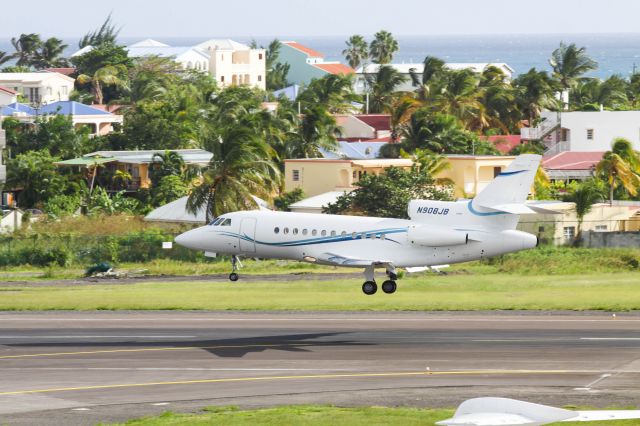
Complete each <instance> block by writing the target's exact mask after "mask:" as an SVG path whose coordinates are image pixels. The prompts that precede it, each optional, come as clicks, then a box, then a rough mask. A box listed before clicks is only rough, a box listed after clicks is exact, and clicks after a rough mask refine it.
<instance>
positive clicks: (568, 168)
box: [542, 151, 604, 181]
mask: <svg viewBox="0 0 640 426" xmlns="http://www.w3.org/2000/svg"><path fill="white" fill-rule="evenodd" d="M603 155H604V151H586V152H585V151H579V152H578V151H563V152H560V153H557V154H553V155H548V156H545V157H543V159H542V167H543V168H544V169H545V170H546V172H547V174H548V175H549V178H550V179H551V180H565V181H567V180H584V179H588V178H590V177H591V176H593V173H594V170H595V168H596V166H597V165H598V163H599V162H600V160H602V156H603Z"/></svg>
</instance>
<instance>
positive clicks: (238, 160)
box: [187, 125, 280, 221]
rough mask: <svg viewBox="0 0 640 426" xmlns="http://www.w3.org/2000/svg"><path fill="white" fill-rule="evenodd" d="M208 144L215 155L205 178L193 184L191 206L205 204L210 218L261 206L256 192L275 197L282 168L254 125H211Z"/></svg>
mask: <svg viewBox="0 0 640 426" xmlns="http://www.w3.org/2000/svg"><path fill="white" fill-rule="evenodd" d="M207 136H208V138H207V140H206V141H205V148H206V149H207V150H208V151H210V152H212V153H213V158H212V159H211V162H210V163H209V165H208V167H207V168H206V169H205V170H204V173H203V176H202V182H201V183H200V185H198V186H196V187H194V188H193V191H192V192H191V195H190V196H189V199H188V201H187V209H188V210H189V211H190V212H192V213H196V212H197V211H199V210H200V209H202V208H204V209H205V211H206V216H207V221H210V220H212V219H213V218H214V217H217V216H220V215H221V214H224V213H227V212H230V211H237V210H248V209H253V208H256V207H257V204H256V202H255V200H254V199H253V197H252V196H257V197H260V198H263V199H266V200H269V199H271V198H272V196H273V194H274V193H275V191H276V190H277V189H278V187H279V181H280V171H279V170H278V167H277V166H276V164H275V163H274V162H273V161H272V160H271V159H272V157H273V155H274V152H273V149H272V148H271V147H270V146H269V145H268V144H267V143H265V142H264V141H263V140H261V139H260V138H259V137H258V135H256V134H255V132H253V131H252V129H250V128H247V127H242V126H233V125H229V126H226V127H224V128H222V129H220V128H215V129H213V128H211V126H209V129H208V135H207Z"/></svg>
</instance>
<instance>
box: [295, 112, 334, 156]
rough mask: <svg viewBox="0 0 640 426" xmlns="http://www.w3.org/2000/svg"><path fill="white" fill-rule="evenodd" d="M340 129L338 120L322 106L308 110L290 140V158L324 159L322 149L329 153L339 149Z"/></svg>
mask: <svg viewBox="0 0 640 426" xmlns="http://www.w3.org/2000/svg"><path fill="white" fill-rule="evenodd" d="M339 134H340V129H339V128H338V126H337V124H336V119H335V118H334V117H333V116H332V115H331V114H329V113H328V112H327V110H326V109H325V108H324V107H323V106H321V105H316V106H313V107H310V108H307V110H306V111H304V114H303V116H302V118H301V120H300V122H299V126H298V131H297V132H296V133H294V134H292V135H291V136H290V138H289V139H288V141H287V143H288V148H287V150H288V154H289V155H288V156H289V157H290V158H317V157H322V154H321V152H320V149H326V150H329V151H333V150H335V148H336V147H337V139H336V137H337V136H338V135H339Z"/></svg>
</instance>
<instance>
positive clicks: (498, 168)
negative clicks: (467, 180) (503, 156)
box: [493, 167, 502, 177]
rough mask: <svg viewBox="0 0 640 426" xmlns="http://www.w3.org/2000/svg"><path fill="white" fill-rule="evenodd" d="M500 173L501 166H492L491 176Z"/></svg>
mask: <svg viewBox="0 0 640 426" xmlns="http://www.w3.org/2000/svg"><path fill="white" fill-rule="evenodd" d="M500 173H502V167H494V168H493V177H496V176H498V175H499V174H500Z"/></svg>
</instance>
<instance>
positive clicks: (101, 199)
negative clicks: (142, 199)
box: [87, 186, 140, 216]
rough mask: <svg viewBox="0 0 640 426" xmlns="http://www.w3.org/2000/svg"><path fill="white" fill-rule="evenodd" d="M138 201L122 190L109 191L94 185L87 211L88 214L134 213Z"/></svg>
mask: <svg viewBox="0 0 640 426" xmlns="http://www.w3.org/2000/svg"><path fill="white" fill-rule="evenodd" d="M139 209H140V203H139V202H138V200H136V199H135V198H131V197H127V196H126V195H125V192H124V191H120V192H116V193H115V194H112V195H109V193H108V192H107V191H106V190H105V189H104V188H102V187H100V186H98V187H96V188H95V189H94V190H93V192H92V193H91V195H90V196H89V202H88V204H87V211H88V213H89V214H90V215H99V214H106V215H109V216H112V215H115V214H118V213H125V214H136V213H137V212H138V210H139Z"/></svg>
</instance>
